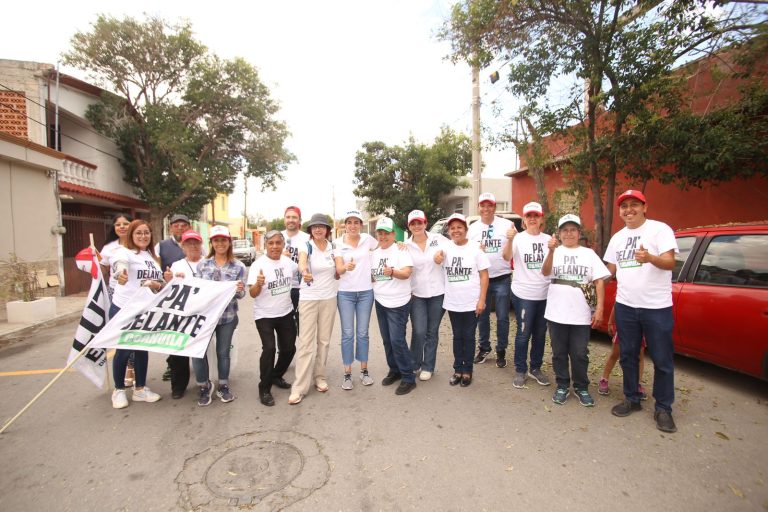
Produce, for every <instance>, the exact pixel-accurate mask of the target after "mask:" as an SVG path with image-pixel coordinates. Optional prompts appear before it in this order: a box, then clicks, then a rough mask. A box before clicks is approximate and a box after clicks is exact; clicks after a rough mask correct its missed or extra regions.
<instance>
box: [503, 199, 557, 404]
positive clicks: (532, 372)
mask: <svg viewBox="0 0 768 512" xmlns="http://www.w3.org/2000/svg"><path fill="white" fill-rule="evenodd" d="M523 223H524V226H525V231H523V232H522V233H518V234H517V235H515V238H514V239H513V240H512V261H513V262H514V267H515V272H514V274H513V276H512V306H513V308H514V310H515V319H516V320H517V332H516V334H515V377H514V378H513V380H512V385H513V386H514V387H516V388H521V389H522V388H525V378H526V375H527V376H530V377H531V378H532V379H535V380H536V382H538V383H539V384H540V385H542V386H549V377H547V375H546V374H545V373H544V372H542V371H541V365H542V363H543V361H544V342H545V340H546V336H547V321H546V319H545V318H544V311H545V310H546V309H547V291H548V290H549V282H550V280H549V279H548V278H547V277H546V276H544V275H543V274H542V273H541V265H542V263H543V262H544V258H545V257H546V254H547V251H548V250H547V243H548V242H549V239H550V238H552V237H551V236H549V235H548V234H546V233H542V231H541V227H542V225H543V224H544V209H543V208H542V207H541V205H540V204H539V203H536V202H531V203H528V204H526V205H525V206H523ZM529 339H530V340H531V356H530V357H531V362H530V366H529V365H528V340H529Z"/></svg>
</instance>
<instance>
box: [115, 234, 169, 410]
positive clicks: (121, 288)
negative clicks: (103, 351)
mask: <svg viewBox="0 0 768 512" xmlns="http://www.w3.org/2000/svg"><path fill="white" fill-rule="evenodd" d="M154 247H155V243H154V240H153V236H152V227H151V226H150V225H149V222H147V221H146V220H142V219H138V220H134V221H133V222H131V224H130V225H129V227H128V239H127V241H126V245H125V247H122V246H121V247H119V248H118V249H117V250H116V251H115V252H114V253H113V255H112V258H111V261H112V264H113V267H114V269H115V272H116V274H117V286H116V287H115V293H114V294H113V295H112V306H110V309H109V316H110V318H112V317H114V316H115V315H116V314H117V313H118V312H119V311H120V309H121V308H122V307H124V306H126V305H127V304H128V302H129V301H130V300H131V298H132V297H133V296H134V295H135V294H136V293H137V292H138V291H139V289H140V288H141V287H143V286H145V287H147V288H149V289H150V290H152V291H154V292H156V291H158V290H159V289H160V288H162V287H163V272H162V271H161V270H160V264H159V262H158V259H157V256H156V255H155V249H154ZM131 352H133V353H134V354H135V357H134V367H135V372H136V380H135V385H134V388H133V395H132V396H131V399H132V400H133V401H134V402H157V401H158V400H160V395H158V394H157V393H154V392H152V391H150V389H149V388H148V387H146V386H145V385H144V384H145V383H146V380H147V365H148V362H149V355H148V354H147V352H146V351H145V350H135V349H130V350H124V349H117V350H116V351H115V358H114V359H113V360H112V375H113V377H114V379H115V390H114V391H113V392H112V407H114V408H115V409H122V408H124V407H128V397H127V396H126V393H125V372H126V368H127V367H128V359H129V357H130V355H131Z"/></svg>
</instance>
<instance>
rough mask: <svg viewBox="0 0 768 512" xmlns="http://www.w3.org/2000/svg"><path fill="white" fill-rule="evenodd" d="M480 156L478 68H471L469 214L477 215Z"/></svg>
mask: <svg viewBox="0 0 768 512" xmlns="http://www.w3.org/2000/svg"><path fill="white" fill-rule="evenodd" d="M481 165H482V160H481V156H480V68H479V67H478V66H472V204H470V205H469V214H470V215H477V199H478V198H479V197H480V194H482V193H483V190H482V188H483V187H482V182H481V180H482V176H481Z"/></svg>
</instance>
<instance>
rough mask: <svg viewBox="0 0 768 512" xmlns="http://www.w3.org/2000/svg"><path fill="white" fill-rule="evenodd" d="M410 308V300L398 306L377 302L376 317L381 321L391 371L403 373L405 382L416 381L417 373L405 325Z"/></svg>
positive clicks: (380, 329) (385, 350)
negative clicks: (414, 370) (387, 306)
mask: <svg viewBox="0 0 768 512" xmlns="http://www.w3.org/2000/svg"><path fill="white" fill-rule="evenodd" d="M410 308H411V303H410V302H408V303H407V304H404V305H402V306H400V307H397V308H386V307H384V306H382V305H381V304H379V302H378V301H377V302H376V319H377V320H378V321H379V332H381V341H382V342H384V353H385V354H386V356H387V365H388V366H389V373H390V374H400V375H402V378H403V382H415V381H416V374H415V373H413V355H411V351H410V350H408V343H407V342H406V341H405V326H406V324H407V323H408V311H409V310H410Z"/></svg>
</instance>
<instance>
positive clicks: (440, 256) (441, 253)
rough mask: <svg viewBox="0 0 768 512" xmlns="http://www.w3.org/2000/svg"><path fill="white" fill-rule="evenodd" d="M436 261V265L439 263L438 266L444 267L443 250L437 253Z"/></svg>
mask: <svg viewBox="0 0 768 512" xmlns="http://www.w3.org/2000/svg"><path fill="white" fill-rule="evenodd" d="M434 259H435V263H437V264H438V265H442V264H443V261H444V260H445V253H444V252H443V251H442V250H440V251H437V252H436V253H435V258H434Z"/></svg>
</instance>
